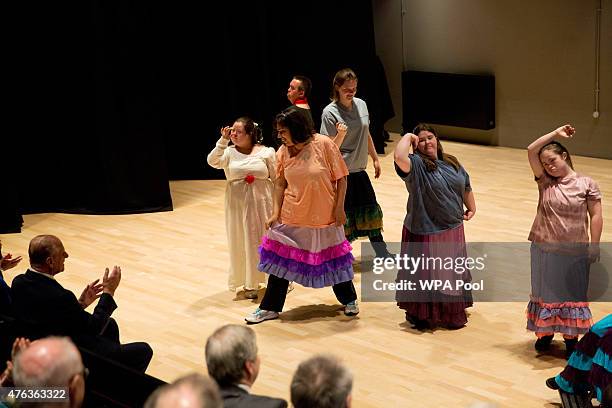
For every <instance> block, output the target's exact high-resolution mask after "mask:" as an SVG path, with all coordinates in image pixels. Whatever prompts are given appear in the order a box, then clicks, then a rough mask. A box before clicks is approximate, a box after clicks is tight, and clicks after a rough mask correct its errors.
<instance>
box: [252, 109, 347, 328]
mask: <svg viewBox="0 0 612 408" xmlns="http://www.w3.org/2000/svg"><path fill="white" fill-rule="evenodd" d="M274 122H275V128H276V132H277V134H278V137H279V138H280V139H281V140H282V142H283V146H281V148H280V149H278V152H277V153H276V159H277V162H276V181H275V183H274V198H273V200H274V210H273V212H272V216H271V217H270V219H269V220H268V222H267V226H268V228H269V229H268V231H267V233H266V235H265V236H264V237H263V239H262V243H261V247H260V249H259V252H260V260H259V270H260V271H262V272H265V273H267V274H268V286H267V290H266V294H265V295H264V298H263V299H262V301H261V305H260V307H258V308H257V309H256V310H255V311H254V312H253V313H251V314H249V315H248V316H247V317H246V319H245V320H246V321H247V322H248V323H260V322H263V321H264V320H271V319H276V318H278V316H279V313H280V312H281V311H282V310H283V305H284V303H285V297H286V296H287V287H288V285H289V282H290V281H292V282H297V283H299V284H301V285H303V286H306V287H311V288H322V287H324V286H332V288H333V290H334V293H335V294H336V297H337V298H338V300H339V301H340V303H342V304H343V305H344V313H345V314H346V315H347V316H354V315H356V314H357V313H359V308H358V306H357V294H356V292H355V287H354V286H353V259H354V258H353V255H352V254H351V245H350V244H349V242H348V241H347V240H346V238H345V236H344V227H343V226H344V223H345V221H346V215H345V213H344V195H345V193H346V176H347V175H348V169H347V167H346V164H344V160H343V159H342V156H341V155H340V150H338V147H337V146H336V145H335V144H334V142H333V141H332V140H331V139H330V138H328V137H326V136H321V135H319V134H316V133H315V132H314V130H313V128H312V125H311V124H310V122H309V121H308V119H307V117H306V115H304V113H303V112H301V111H300V110H299V109H298V108H296V107H293V106H292V107H290V108H287V109H286V110H284V111H283V112H282V113H280V114H278V115H277V116H276V118H275V121H274Z"/></svg>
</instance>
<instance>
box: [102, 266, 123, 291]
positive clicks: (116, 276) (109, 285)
mask: <svg viewBox="0 0 612 408" xmlns="http://www.w3.org/2000/svg"><path fill="white" fill-rule="evenodd" d="M120 281H121V267H119V266H117V265H115V266H114V267H113V271H112V272H110V273H109V271H108V268H106V269H105V270H104V277H103V278H102V287H103V288H104V289H103V290H102V291H103V292H104V293H108V294H109V295H111V296H114V294H115V290H116V289H117V286H119V282H120Z"/></svg>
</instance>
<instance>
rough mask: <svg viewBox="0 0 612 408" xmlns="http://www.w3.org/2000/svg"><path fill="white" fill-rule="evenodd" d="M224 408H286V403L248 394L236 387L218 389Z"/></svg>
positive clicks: (276, 399)
mask: <svg viewBox="0 0 612 408" xmlns="http://www.w3.org/2000/svg"><path fill="white" fill-rule="evenodd" d="M220 390H221V398H223V407H224V408H243V407H252V408H286V407H287V401H285V400H283V399H280V398H271V397H264V396H261V395H253V394H249V393H248V392H246V391H245V390H243V389H242V388H240V387H238V386H236V385H230V386H229V387H220Z"/></svg>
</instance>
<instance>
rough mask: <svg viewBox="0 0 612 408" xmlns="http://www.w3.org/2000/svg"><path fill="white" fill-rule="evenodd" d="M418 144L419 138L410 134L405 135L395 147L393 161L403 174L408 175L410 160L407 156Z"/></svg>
mask: <svg viewBox="0 0 612 408" xmlns="http://www.w3.org/2000/svg"><path fill="white" fill-rule="evenodd" d="M418 143H419V137H418V136H417V135H415V134H412V133H406V134H405V135H404V136H402V138H401V139H400V141H399V142H398V143H397V146H395V151H394V152H393V160H395V163H396V164H397V167H399V168H400V169H401V170H402V171H403V172H404V173H410V159H409V158H408V155H410V154H412V152H413V151H414V149H415V148H416V145H417V144H418Z"/></svg>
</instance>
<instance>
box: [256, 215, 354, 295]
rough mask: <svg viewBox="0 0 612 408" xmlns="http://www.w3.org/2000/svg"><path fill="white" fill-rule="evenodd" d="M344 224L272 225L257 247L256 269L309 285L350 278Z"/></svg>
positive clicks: (320, 285)
mask: <svg viewBox="0 0 612 408" xmlns="http://www.w3.org/2000/svg"><path fill="white" fill-rule="evenodd" d="M351 249H352V248H351V245H350V243H349V242H348V241H347V240H346V238H345V236H344V227H343V226H340V227H337V226H335V225H331V226H328V227H323V228H310V227H297V226H292V225H286V224H276V225H274V226H272V228H270V229H269V230H268V231H267V232H266V235H265V236H264V237H263V238H262V242H261V246H260V247H259V254H260V258H259V265H258V269H259V270H260V271H262V272H265V273H268V274H271V275H274V276H277V277H279V278H283V279H286V280H288V281H291V282H297V283H299V284H300V285H302V286H306V287H309V288H322V287H324V286H333V285H335V284H338V283H341V282H347V281H350V280H352V279H353V260H354V258H353V254H351Z"/></svg>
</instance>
